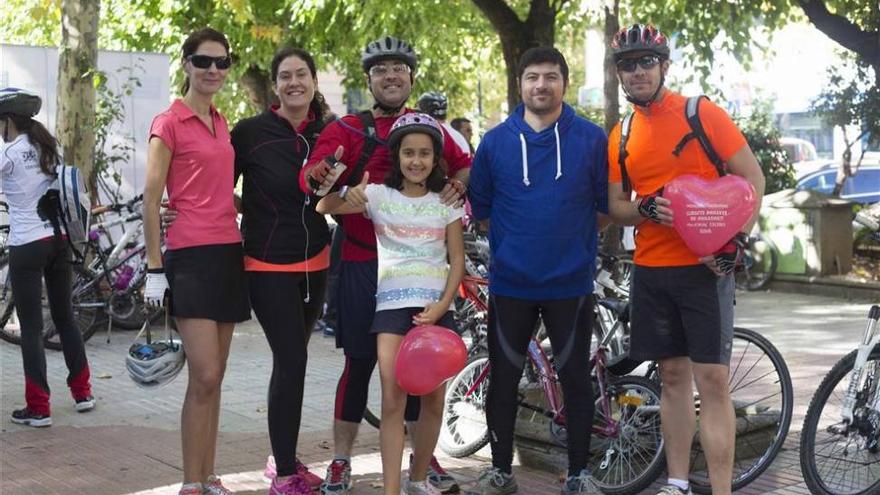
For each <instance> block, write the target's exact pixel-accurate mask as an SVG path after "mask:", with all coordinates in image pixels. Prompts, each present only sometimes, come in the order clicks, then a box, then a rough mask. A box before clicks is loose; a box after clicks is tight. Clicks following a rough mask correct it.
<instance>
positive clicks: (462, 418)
mask: <svg viewBox="0 0 880 495" xmlns="http://www.w3.org/2000/svg"><path fill="white" fill-rule="evenodd" d="M613 337H614V335H612V334H609V335H605V336H603V338H602V340H601V341H600V343H599V346H598V348H597V349H596V351H595V352H594V353H593V355H592V356H591V358H590V360H591V363H592V365H593V370H594V374H593V376H592V378H591V381H592V383H593V388H594V390H595V391H596V410H595V415H594V418H593V424H592V426H591V431H592V433H593V441H592V442H591V444H590V459H589V461H588V465H589V467H590V469H591V471H592V473H593V476H594V478H595V479H596V481H597V482H598V483H599V485H600V487H601V488H602V491H603V492H604V493H609V494H630V493H638V492H640V491H641V490H643V489H645V488H647V487H648V486H649V485H650V484H651V483H652V482H653V481H654V480H655V479H656V478H657V477H658V476H659V475H660V472H661V471H662V470H663V466H664V461H665V459H664V456H663V438H662V435H661V433H660V388H659V387H658V386H657V385H656V384H655V383H653V382H651V381H650V380H647V379H645V378H643V377H636V376H624V377H616V376H614V375H613V374H611V373H610V372H607V370H606V366H605V364H606V352H607V349H608V347H607V345H608V342H610V341H611V339H612V338H613ZM527 358H528V359H527V365H526V372H525V373H524V375H523V376H524V381H525V387H523V388H524V389H525V391H526V393H520V395H519V397H518V404H519V407H520V411H521V412H522V411H525V417H526V419H527V420H528V421H538V420H540V421H538V422H539V424H543V423H544V422H545V421H546V422H547V424H548V426H549V436H550V438H551V439H553V440H554V442H556V443H557V444H558V445H560V446H565V445H566V444H567V441H568V440H567V437H568V434H567V428H566V417H565V406H564V404H563V402H562V398H561V388H560V384H559V381H558V378H557V376H556V371H555V369H554V367H553V364H552V361H551V357H550V356H548V355H547V353H546V352H545V350H544V347H543V346H542V343H541V341H540V340H539V339H538V337H535V336H533V337H532V339H531V341H530V342H529V347H528V352H527ZM489 369H490V365H489V357H488V354H485V353H480V354H478V355H476V356H472V357H471V358H470V359H469V360H468V362H467V363H466V364H465V367H464V369H462V371H461V372H460V373H459V374H458V375H456V376H455V377H454V378H453V379H452V380H451V381H450V382H449V383H448V385H447V389H446V402H445V405H444V412H443V421H442V423H441V430H440V437H439V439H438V445H439V446H440V448H441V449H442V450H443V451H444V452H445V453H447V454H448V455H450V456H452V457H465V456H468V455H471V454H473V453H475V452H476V451H478V450H479V449H481V448H482V447H483V446H485V445H486V444H487V443H488V442H489V429H488V426H487V425H486V420H485V403H486V394H487V392H488V387H489ZM530 390H535V391H536V392H537V393H530V392H529V391H530ZM533 395H534V396H535V397H536V398H537V400H535V399H533V398H532V397H531V396H533ZM529 414H531V417H529ZM547 420H549V421H547ZM540 427H541V426H539V428H540Z"/></svg>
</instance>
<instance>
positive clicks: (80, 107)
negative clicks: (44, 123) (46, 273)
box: [55, 0, 101, 199]
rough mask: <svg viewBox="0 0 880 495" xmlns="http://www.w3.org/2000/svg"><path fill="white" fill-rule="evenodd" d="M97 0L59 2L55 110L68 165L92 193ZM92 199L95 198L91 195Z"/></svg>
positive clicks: (57, 135)
mask: <svg viewBox="0 0 880 495" xmlns="http://www.w3.org/2000/svg"><path fill="white" fill-rule="evenodd" d="M100 3H101V2H100V0H64V1H62V2H61V47H60V48H59V54H58V55H59V56H58V90H57V95H58V96H57V98H58V101H57V105H58V111H57V112H56V115H55V135H56V138H57V139H58V143H59V144H60V145H61V149H62V152H63V153H64V160H65V162H66V163H67V164H68V165H75V166H77V167H79V168H80V169H81V170H82V173H83V175H84V176H85V177H88V178H89V182H90V186H91V187H90V191H91V194H92V195H94V194H95V188H94V180H95V177H94V171H93V168H94V167H93V165H94V160H95V85H94V84H93V82H92V81H93V74H94V72H95V70H97V66H98V17H99V15H100V11H101V8H100ZM93 199H94V198H93Z"/></svg>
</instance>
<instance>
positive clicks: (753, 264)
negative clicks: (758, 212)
mask: <svg viewBox="0 0 880 495" xmlns="http://www.w3.org/2000/svg"><path fill="white" fill-rule="evenodd" d="M778 257H779V255H778V254H777V252H776V246H775V245H774V244H773V242H772V241H771V240H770V239H768V238H766V237H764V236H763V235H761V234H755V235H753V236H751V237H750V238H749V245H748V248H747V249H746V250H745V252H744V253H743V260H742V263H743V269H742V270H740V271H738V272H736V275H735V278H736V286H737V288H739V289H740V290H761V289H763V288H765V287H766V286H767V284H768V283H770V279H772V278H773V275H775V274H776V266H777V264H778V263H779V259H778Z"/></svg>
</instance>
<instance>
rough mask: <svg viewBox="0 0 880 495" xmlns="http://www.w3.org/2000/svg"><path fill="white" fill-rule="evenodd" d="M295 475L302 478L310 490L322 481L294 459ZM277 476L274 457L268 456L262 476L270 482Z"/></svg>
mask: <svg viewBox="0 0 880 495" xmlns="http://www.w3.org/2000/svg"><path fill="white" fill-rule="evenodd" d="M296 474H297V475H298V476H300V477H302V479H303V480H305V482H306V483H308V485H309V486H310V487H312V488H318V487H319V486H321V483H322V482H323V481H324V480H323V479H321V477H320V476H318V475H317V474H315V473H313V472H311V471H309V468H308V466H306V465H305V464H303V463H302V462H300V460H299V459H296ZM277 475H278V470H277V468H276V467H275V456H272V455H270V456H269V458H268V459H266V469H264V470H263V476H265V477H266V478H269V479H270V480H271V479H274V478H275V477H276V476H277Z"/></svg>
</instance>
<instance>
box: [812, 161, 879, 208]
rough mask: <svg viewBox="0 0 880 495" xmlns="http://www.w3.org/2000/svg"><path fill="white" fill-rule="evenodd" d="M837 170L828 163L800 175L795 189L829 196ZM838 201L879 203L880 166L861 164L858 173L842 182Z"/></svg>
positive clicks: (833, 164) (835, 165) (832, 189)
mask: <svg viewBox="0 0 880 495" xmlns="http://www.w3.org/2000/svg"><path fill="white" fill-rule="evenodd" d="M837 169H838V165H837V164H836V163H829V164H826V165H824V166H822V167H821V168H819V169H818V170H816V171H815V172H810V173H808V174H805V175H802V176H801V177H799V178H798V180H797V184H796V185H795V189H797V190H798V191H803V190H811V191H818V192H821V193H824V194H831V192H832V191H834V183H835V180H836V179H837ZM840 199H844V200H846V201H851V202H853V203H862V204H872V203H877V202H880V164H870V165H868V164H865V163H862V166H861V167H859V171H858V173H856V175H854V176H852V177H847V178H846V180H845V181H844V183H843V189H842V190H841V192H840Z"/></svg>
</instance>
